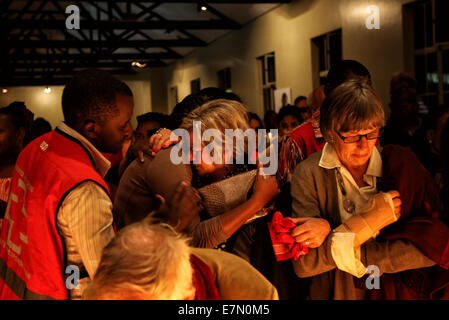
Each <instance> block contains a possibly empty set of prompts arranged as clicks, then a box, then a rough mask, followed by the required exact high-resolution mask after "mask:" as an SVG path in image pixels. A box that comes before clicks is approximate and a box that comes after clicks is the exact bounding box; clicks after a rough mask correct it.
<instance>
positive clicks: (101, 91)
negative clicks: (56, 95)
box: [62, 69, 133, 126]
mask: <svg viewBox="0 0 449 320" xmlns="http://www.w3.org/2000/svg"><path fill="white" fill-rule="evenodd" d="M118 95H123V96H129V97H132V96H133V93H132V91H131V89H130V88H129V87H128V85H126V84H125V83H124V82H122V81H120V80H118V79H117V78H115V77H114V76H112V75H111V74H110V73H108V72H106V71H101V70H96V69H87V70H83V71H80V72H78V73H76V74H75V75H74V76H73V78H72V79H71V80H69V82H68V83H67V84H66V86H65V88H64V91H63V93H62V111H63V113H64V121H65V122H66V123H67V124H68V125H69V126H76V125H79V124H83V123H84V121H86V120H92V121H98V122H99V123H104V121H106V120H107V119H108V118H109V117H110V116H113V115H115V114H117V113H118V109H117V105H116V102H117V96H118Z"/></svg>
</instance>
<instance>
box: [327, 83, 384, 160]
mask: <svg viewBox="0 0 449 320" xmlns="http://www.w3.org/2000/svg"><path fill="white" fill-rule="evenodd" d="M384 125H385V114H384V109H383V107H382V102H381V100H380V98H379V97H378V96H377V94H376V93H375V91H374V90H373V88H372V87H371V86H370V85H369V84H368V83H367V82H366V81H363V80H350V81H347V82H345V83H343V84H341V85H340V86H338V87H337V88H335V89H334V90H333V91H332V92H331V93H330V95H329V96H328V97H326V99H325V100H324V102H323V105H322V107H321V120H320V126H321V132H322V134H323V136H324V138H325V139H326V141H327V142H330V143H332V144H333V146H334V148H335V151H336V153H337V155H338V157H339V159H340V161H341V162H342V164H343V165H344V166H345V167H347V168H351V167H362V166H365V165H367V164H368V161H369V159H370V157H371V154H372V152H373V149H374V147H375V145H376V142H377V139H378V137H379V135H380V130H381V128H382V127H383V126H384Z"/></svg>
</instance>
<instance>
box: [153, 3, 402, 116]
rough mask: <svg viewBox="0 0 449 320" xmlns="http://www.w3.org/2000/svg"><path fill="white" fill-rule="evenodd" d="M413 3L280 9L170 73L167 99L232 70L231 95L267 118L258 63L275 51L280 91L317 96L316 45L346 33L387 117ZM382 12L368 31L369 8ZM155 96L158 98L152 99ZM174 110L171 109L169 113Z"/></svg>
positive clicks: (349, 49) (347, 48)
mask: <svg viewBox="0 0 449 320" xmlns="http://www.w3.org/2000/svg"><path fill="white" fill-rule="evenodd" d="M406 2H410V0H296V1H293V2H292V3H290V4H285V5H282V6H279V7H278V8H276V9H274V10H272V11H270V12H269V13H267V14H265V15H263V16H261V17H260V18H258V19H256V20H255V21H253V22H251V23H250V24H248V25H246V26H244V27H243V28H242V29H241V30H238V31H233V32H231V33H228V34H227V35H225V36H224V37H222V38H220V39H218V40H216V41H215V42H213V43H212V44H210V45H209V46H208V47H205V48H200V49H197V50H196V51H194V52H193V53H192V54H190V55H189V56H187V57H185V58H184V59H182V60H180V61H177V62H175V63H173V64H172V65H170V66H169V67H167V68H166V75H165V79H166V82H167V83H166V86H165V88H166V92H163V93H161V94H163V95H167V94H168V90H169V88H170V87H172V86H177V87H178V96H179V99H182V98H183V97H184V96H186V95H188V94H190V81H191V80H193V79H196V78H200V79H201V88H205V87H208V86H217V75H216V73H217V71H218V70H220V69H222V68H226V67H231V74H232V75H231V78H232V90H233V92H235V93H236V94H238V95H240V96H241V97H242V99H243V101H244V103H245V104H246V105H247V107H248V108H249V109H250V110H251V111H254V112H257V113H258V114H259V115H263V100H262V99H263V97H262V87H261V80H260V75H259V68H258V64H257V60H256V58H257V57H259V56H261V55H264V54H267V53H269V52H272V51H274V52H275V57H276V86H277V88H285V87H291V88H292V96H293V98H294V97H296V96H298V95H300V94H302V95H308V94H309V93H310V92H311V91H312V90H313V84H312V56H311V52H312V49H311V39H312V38H314V37H317V36H320V35H322V34H325V33H327V32H330V31H333V30H336V29H339V28H341V29H342V46H343V59H355V60H358V61H360V62H362V63H363V64H364V65H365V66H366V67H367V68H368V69H369V70H370V72H371V73H372V76H373V83H374V87H375V88H376V90H377V91H378V93H379V95H380V96H381V98H382V100H383V102H384V106H385V109H386V111H387V112H388V107H387V105H388V100H389V93H388V92H389V81H390V78H391V76H392V74H393V73H395V72H397V71H400V70H402V69H403V68H404V63H403V56H404V54H403V39H402V32H403V31H402V30H403V27H402V4H403V3H406ZM370 5H377V6H378V7H379V8H380V30H368V29H367V28H366V26H365V21H366V19H367V17H368V15H369V14H368V13H367V12H366V8H367V7H368V6H370ZM153 94H154V93H153ZM171 108H173V106H168V105H167V110H171Z"/></svg>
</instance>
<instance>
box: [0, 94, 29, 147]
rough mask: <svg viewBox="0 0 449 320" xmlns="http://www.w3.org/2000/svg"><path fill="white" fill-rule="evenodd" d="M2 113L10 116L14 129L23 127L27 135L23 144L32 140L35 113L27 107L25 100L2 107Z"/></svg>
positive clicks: (0, 110) (0, 109)
mask: <svg viewBox="0 0 449 320" xmlns="http://www.w3.org/2000/svg"><path fill="white" fill-rule="evenodd" d="M0 115H6V116H8V117H9V118H10V119H11V121H12V124H13V126H14V129H15V130H16V131H17V130H19V129H20V128H23V129H24V131H25V136H24V138H23V145H24V146H25V145H27V144H28V142H29V141H31V140H30V133H31V125H32V123H33V117H34V114H33V113H32V112H31V111H30V110H29V109H27V107H26V106H25V103H24V102H19V101H15V102H13V103H11V104H9V105H8V106H7V107H3V108H0Z"/></svg>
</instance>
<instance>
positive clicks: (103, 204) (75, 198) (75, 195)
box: [58, 181, 114, 279]
mask: <svg viewBox="0 0 449 320" xmlns="http://www.w3.org/2000/svg"><path fill="white" fill-rule="evenodd" d="M112 221H113V218H112V203H111V200H110V199H109V196H108V195H107V194H106V192H105V191H104V190H103V189H102V188H101V187H100V186H99V185H97V184H96V183H94V182H90V181H89V182H85V183H83V184H81V185H80V186H78V187H77V188H76V189H74V190H73V191H71V192H70V193H69V195H68V196H67V197H66V198H65V199H64V201H63V203H62V205H61V207H60V209H59V212H58V227H59V228H60V231H61V235H62V236H63V238H64V242H65V243H66V246H67V252H68V262H69V263H70V262H71V256H73V257H74V259H76V256H77V255H79V256H80V257H81V262H82V264H83V265H84V267H85V268H86V271H87V272H88V274H89V277H90V278H91V279H92V278H93V277H94V275H95V272H96V270H97V267H98V264H99V263H100V259H101V254H102V251H103V248H104V247H105V246H106V245H107V244H108V243H109V242H110V241H111V239H112V238H113V237H114V230H113V227H112Z"/></svg>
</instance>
